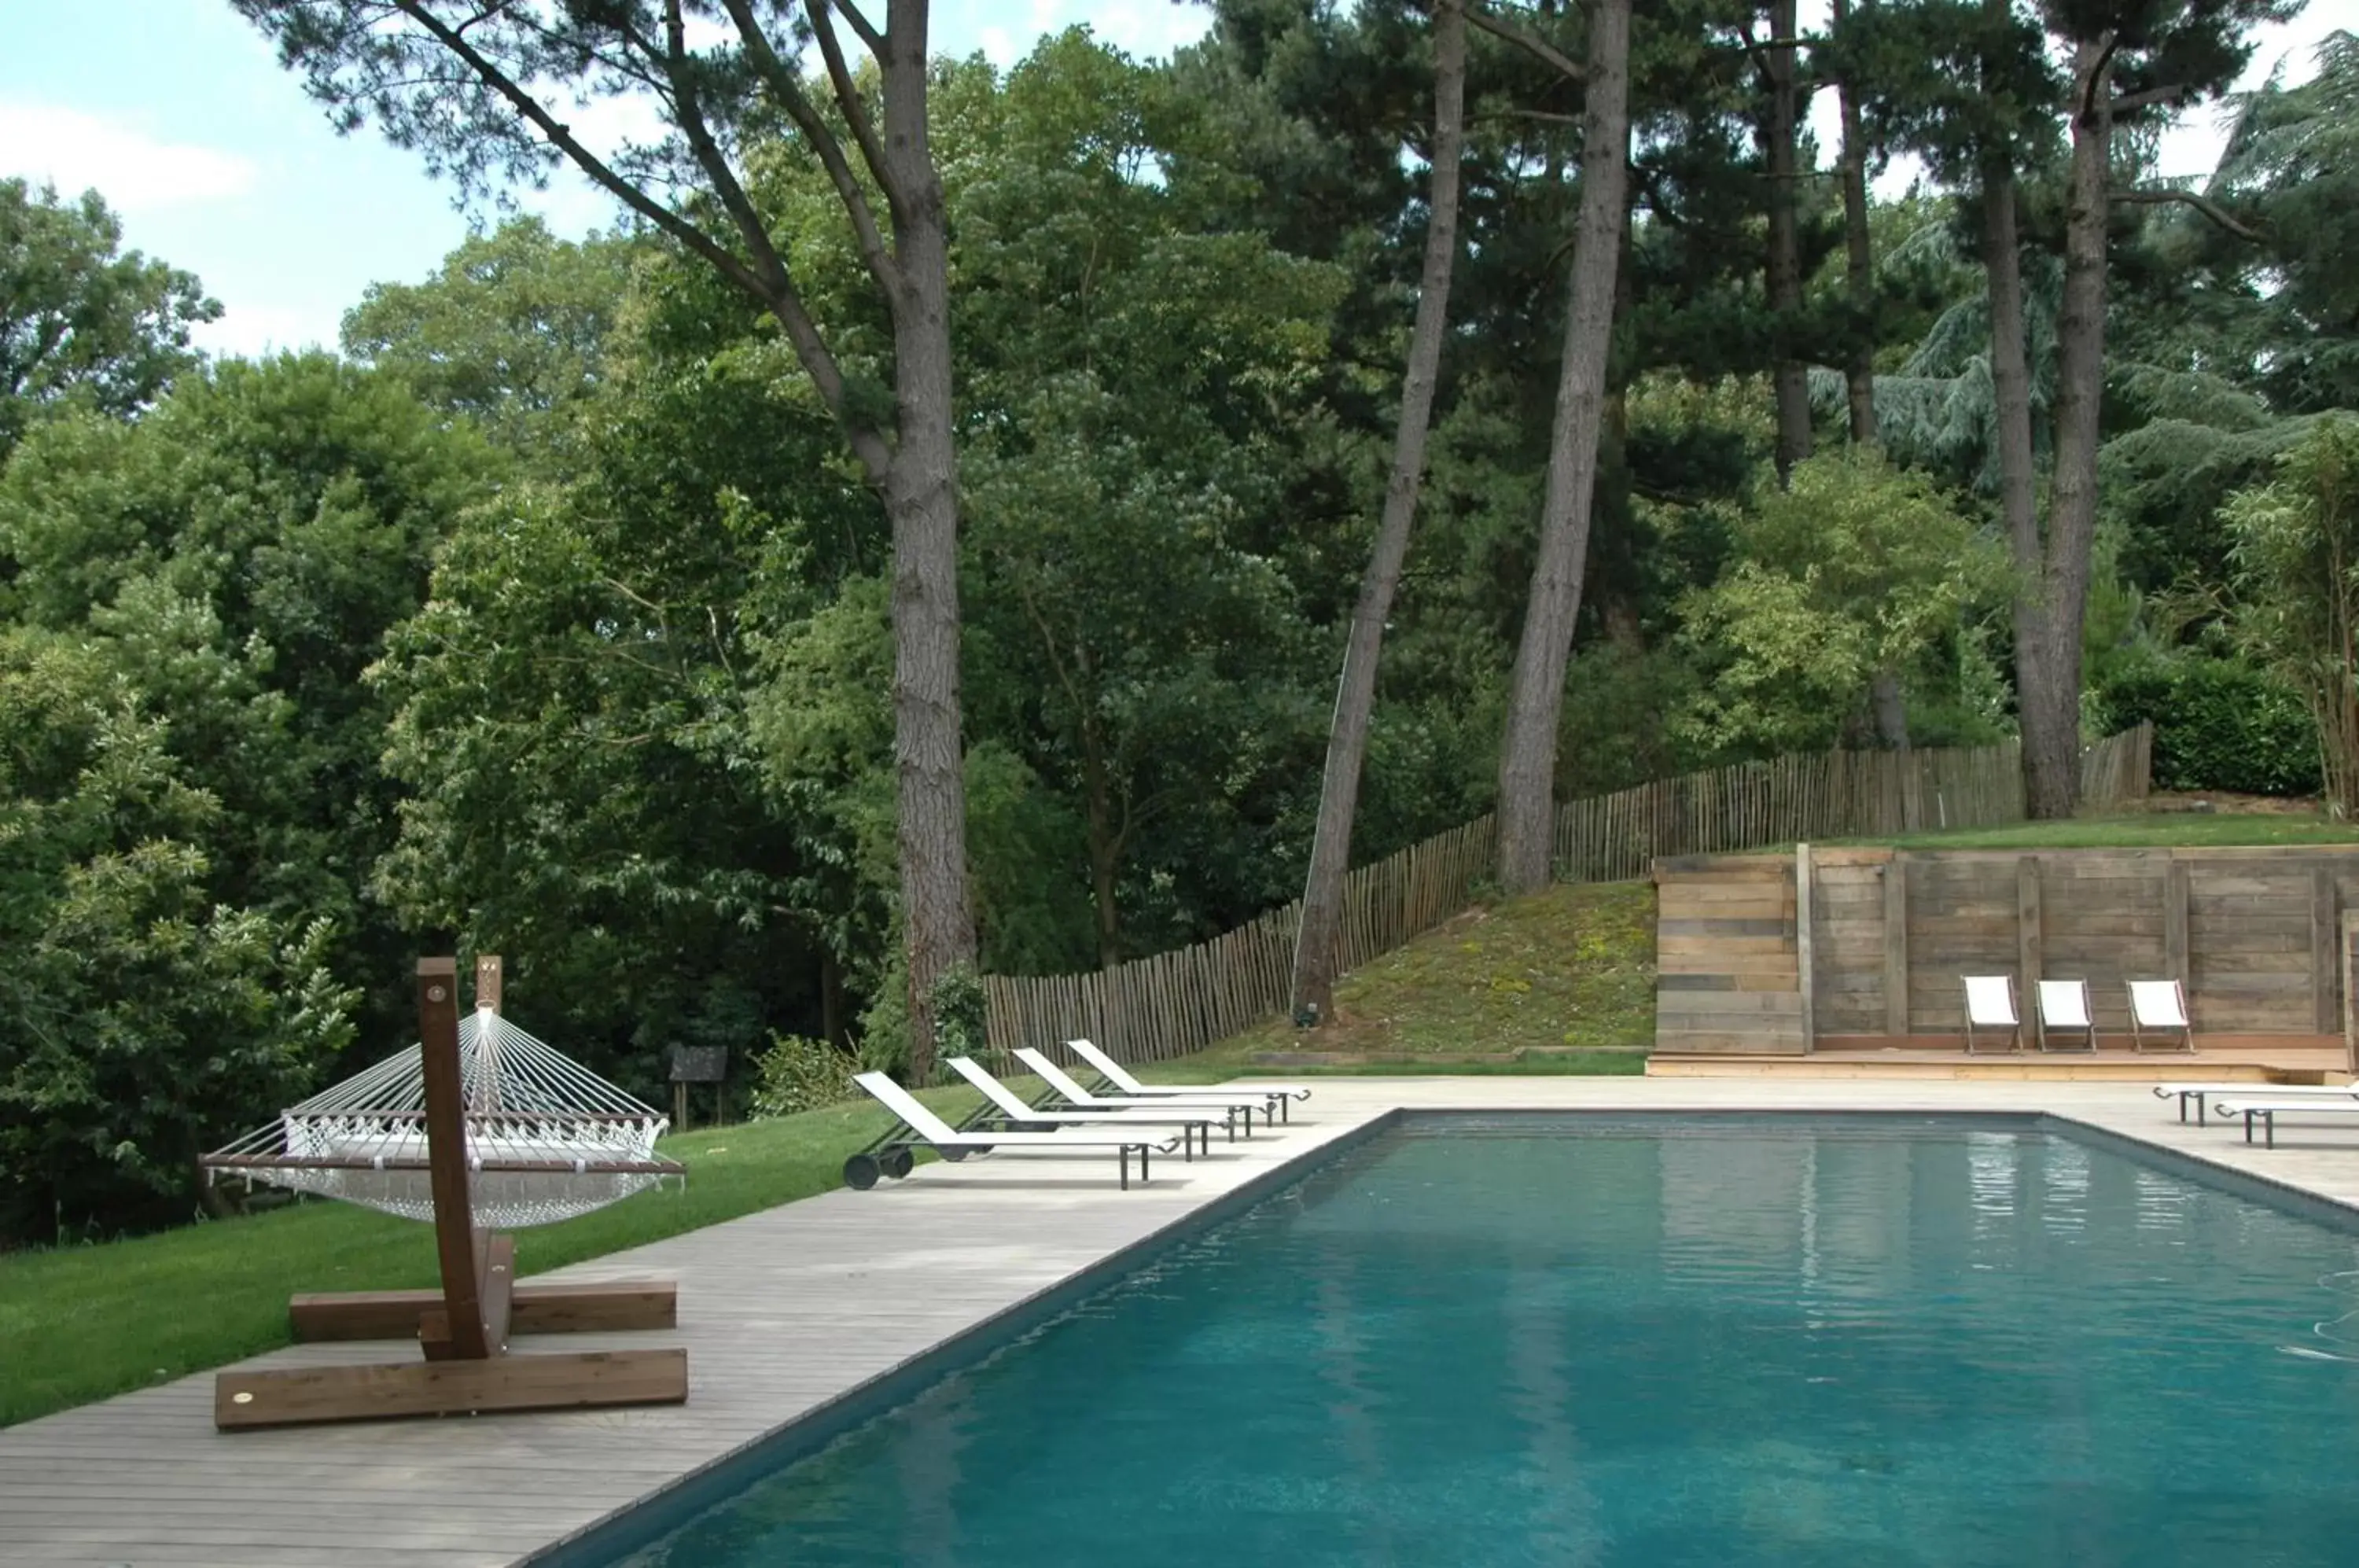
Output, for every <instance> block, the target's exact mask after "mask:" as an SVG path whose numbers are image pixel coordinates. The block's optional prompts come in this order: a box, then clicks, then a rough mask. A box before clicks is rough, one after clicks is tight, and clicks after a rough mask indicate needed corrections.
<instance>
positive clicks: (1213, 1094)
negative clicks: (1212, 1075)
mask: <svg viewBox="0 0 2359 1568" xmlns="http://www.w3.org/2000/svg"><path fill="white" fill-rule="evenodd" d="M1016 1061H1018V1062H1022V1063H1023V1064H1024V1065H1025V1066H1026V1067H1027V1069H1029V1070H1030V1072H1031V1073H1032V1075H1033V1076H1034V1077H1036V1078H1038V1079H1039V1080H1040V1082H1042V1083H1046V1084H1048V1085H1049V1088H1050V1089H1053V1090H1054V1091H1056V1094H1057V1097H1058V1098H1059V1099H1060V1100H1062V1101H1064V1102H1065V1104H1067V1105H1071V1106H1072V1107H1073V1108H1074V1109H1075V1110H1081V1111H1147V1112H1149V1113H1153V1112H1158V1111H1159V1112H1165V1113H1169V1112H1170V1111H1172V1110H1174V1109H1176V1108H1178V1107H1180V1106H1183V1105H1184V1106H1188V1107H1190V1108H1191V1109H1193V1108H1196V1107H1199V1106H1209V1107H1211V1108H1212V1109H1214V1110H1217V1111H1219V1112H1221V1113H1222V1115H1223V1116H1224V1117H1226V1118H1227V1119H1228V1120H1229V1121H1231V1122H1232V1123H1234V1122H1236V1121H1239V1120H1242V1121H1243V1122H1244V1124H1245V1136H1246V1137H1247V1138H1251V1137H1252V1136H1253V1114H1254V1107H1255V1106H1256V1105H1259V1106H1261V1108H1262V1125H1263V1126H1264V1127H1268V1126H1271V1125H1272V1123H1271V1121H1270V1119H1269V1105H1268V1103H1267V1101H1266V1099H1265V1098H1264V1096H1262V1095H1260V1094H1254V1093H1251V1092H1250V1091H1248V1092H1247V1093H1245V1094H1231V1093H1230V1092H1229V1091H1227V1090H1225V1089H1220V1088H1212V1089H1203V1090H1197V1091H1191V1092H1190V1093H1189V1094H1184V1095H1180V1094H1158V1095H1155V1096H1153V1097H1152V1098H1148V1099H1138V1098H1136V1097H1134V1096H1132V1095H1128V1094H1092V1093H1091V1092H1090V1091H1089V1090H1087V1089H1084V1088H1082V1086H1081V1085H1080V1084H1079V1083H1075V1082H1073V1080H1072V1079H1071V1077H1070V1076H1068V1075H1067V1073H1066V1072H1065V1070H1064V1069H1063V1068H1061V1067H1060V1066H1058V1065H1057V1064H1056V1063H1055V1062H1051V1061H1049V1059H1048V1057H1046V1056H1044V1055H1042V1054H1041V1053H1040V1052H1039V1051H1035V1050H1034V1049H1033V1048H1032V1047H1030V1046H1028V1045H1019V1046H1017V1047H1016Z"/></svg>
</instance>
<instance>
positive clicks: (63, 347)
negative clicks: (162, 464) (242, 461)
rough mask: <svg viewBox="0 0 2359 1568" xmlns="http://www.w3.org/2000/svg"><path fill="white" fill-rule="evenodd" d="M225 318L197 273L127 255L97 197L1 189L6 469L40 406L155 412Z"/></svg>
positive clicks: (12, 186)
mask: <svg viewBox="0 0 2359 1568" xmlns="http://www.w3.org/2000/svg"><path fill="white" fill-rule="evenodd" d="M221 309H222V308H221V304H220V302H219V301H218V300H214V299H207V298H206V297H205V293H204V290H203V289H202V287H201V286H200V285H199V284H198V282H197V280H196V278H194V277H193V276H191V275H190V274H189V273H186V272H181V271H179V270H177V269H176V268H173V267H167V266H166V265H164V264H163V263H162V262H160V261H151V260H149V259H148V258H147V256H142V255H141V254H140V253H139V252H137V251H136V250H135V251H125V249H124V248H123V224H122V222H121V221H120V220H119V219H117V218H116V217H115V215H114V213H113V212H110V211H109V210H108V209H107V205H106V202H105V201H103V199H102V198H101V197H100V196H99V193H98V192H97V191H85V192H84V193H83V194H82V198H81V199H80V200H79V201H65V200H62V199H60V197H59V195H58V193H57V191H54V190H50V189H48V188H46V187H45V188H43V189H41V190H39V191H35V190H33V189H32V188H31V187H30V186H29V185H27V183H26V182H25V181H24V180H0V463H5V461H6V460H7V457H8V452H9V450H10V449H11V448H12V447H14V446H15V445H16V442H17V441H19V440H20V439H22V437H23V435H24V433H25V428H26V426H27V423H29V421H30V420H31V419H32V416H33V413H34V411H35V410H36V409H38V408H44V407H47V406H49V405H52V404H57V403H69V402H70V403H73V404H76V405H79V406H81V407H85V408H94V409H97V410H99V411H100V412H103V413H108V414H127V413H131V412H133V411H135V410H136V409H139V408H145V407H146V406H147V404H149V403H151V402H153V401H154V400H155V399H156V397H157V396H158V394H159V393H161V392H162V391H163V390H164V388H165V387H168V386H169V385H170V384H171V382H172V378H173V377H174V376H179V375H180V374H182V373H183V372H185V371H187V370H188V369H190V367H191V366H193V365H196V364H197V363H198V360H199V357H200V356H199V355H198V354H197V353H196V352H195V350H194V349H192V348H191V347H190V332H191V331H192V330H193V329H194V328H195V327H197V326H198V325H199V324H201V323H202V322H205V321H215V320H218V319H219V318H220V316H221Z"/></svg>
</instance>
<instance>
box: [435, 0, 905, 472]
mask: <svg viewBox="0 0 2359 1568" xmlns="http://www.w3.org/2000/svg"><path fill="white" fill-rule="evenodd" d="M394 4H395V5H396V7H397V9H398V10H399V11H400V12H401V14H402V15H403V16H408V18H409V19H410V20H411V21H412V22H415V23H416V24H417V25H418V26H419V27H420V28H422V29H424V30H425V32H426V33H427V34H428V35H429V36H430V37H431V38H433V39H434V41H435V42H437V43H439V44H440V45H441V46H442V47H443V48H444V49H447V50H449V51H450V52H451V54H453V55H455V56H457V57H458V58H459V60H460V61H461V62H462V63H463V64H464V65H465V66H466V67H467V69H468V70H470V71H473V72H474V73H475V76H476V78H477V80H479V81H481V82H483V83H484V86H486V87H489V88H490V89H491V90H492V91H493V92H495V93H498V94H499V95H500V96H501V97H502V98H505V99H506V100H507V102H508V103H509V104H510V106H512V107H513V108H514V109H515V110H516V113H517V114H520V115H522V116H523V117H524V118H525V120H526V121H527V122H528V123H529V124H530V125H532V126H533V127H534V128H535V129H537V130H538V131H539V132H540V134H541V136H544V137H545V138H547V140H548V142H549V146H551V147H555V148H556V149H557V150H558V151H559V152H560V153H562V154H563V155H564V156H565V157H567V158H571V160H572V162H573V165H574V167H575V168H577V169H581V170H582V173H584V174H586V175H588V176H589V177H590V178H591V180H593V181H595V182H596V183H597V184H598V185H599V186H600V188H602V189H603V190H604V191H607V192H608V193H609V194H610V195H612V196H614V199H615V200H617V201H621V202H622V203H623V205H624V206H625V207H628V208H629V209H630V210H631V211H632V212H636V213H638V214H639V216H641V217H643V218H645V219H647V222H649V223H653V224H654V225H655V226H656V227H657V228H658V229H660V230H661V231H663V232H664V233H665V234H669V235H670V236H671V237H672V238H674V239H676V240H678V241H679V243H680V244H681V245H685V246H687V247H688V249H689V250H690V252H692V253H693V254H695V255H696V256H701V258H703V259H704V260H705V261H707V262H709V263H711V264H712V267H713V268H714V270H716V271H718V272H719V273H720V274H721V275H722V276H723V278H728V279H729V280H730V281H731V282H732V283H734V284H735V285H737V287H738V288H740V289H744V290H745V293H747V294H748V295H750V296H751V297H752V298H754V299H756V300H758V301H760V303H761V304H762V306H763V307H764V308H765V309H766V310H768V311H769V312H770V314H771V315H772V316H773V317H775V318H776V319H777V322H778V325H779V326H781V327H782V328H784V329H785V330H786V333H787V341H788V343H791V344H792V345H793V346H794V350H795V357H796V358H797V359H798V360H799V361H800V362H801V364H802V367H803V370H804V372H805V373H806V374H808V375H809V376H810V378H811V383H812V385H813V386H815V387H818V389H819V395H820V397H821V400H822V401H824V402H825V403H826V404H827V407H828V410H829V412H831V413H832V414H833V415H835V417H836V418H837V419H839V420H843V419H844V417H845V399H844V390H845V387H844V379H843V366H842V365H838V364H837V363H836V360H835V355H834V354H832V353H830V352H829V350H828V346H827V343H826V340H825V339H823V338H821V336H820V332H819V325H818V323H817V322H815V321H812V320H811V316H810V310H807V309H805V308H804V305H803V302H802V296H801V295H800V294H799V293H798V292H797V291H796V289H795V286H794V280H793V278H791V277H790V276H789V275H788V273H787V271H786V268H785V266H784V264H783V263H779V262H777V255H776V252H775V251H770V250H769V246H768V235H767V234H763V236H762V243H761V250H762V251H763V252H766V253H767V254H768V256H769V258H770V262H772V263H775V264H776V270H775V272H774V273H773V275H772V276H770V277H767V278H765V277H763V276H762V275H761V274H760V273H758V272H756V270H755V269H754V268H753V267H750V266H748V265H747V264H746V263H745V260H744V259H743V258H742V257H740V256H737V255H735V254H734V252H732V251H731V250H730V249H729V248H728V247H727V246H726V245H723V244H722V243H721V242H720V241H719V240H717V239H715V238H713V237H712V235H711V234H707V233H705V232H704V230H702V229H701V228H700V227H698V226H697V225H696V224H694V223H690V222H689V221H688V220H687V219H686V218H683V217H681V216H680V215H679V213H678V212H674V211H672V210H671V209H670V208H669V207H667V206H665V205H664V204H663V203H662V202H660V201H657V200H656V199H655V198H653V197H652V196H649V195H648V194H647V192H646V191H642V190H640V189H639V188H638V187H637V186H636V185H634V184H632V183H631V182H630V181H629V180H625V179H624V178H623V177H622V176H621V175H619V174H617V173H615V172H614V169H611V168H610V167H608V166H607V164H606V162H605V161H604V160H603V159H602V158H599V157H598V156H597V155H596V154H595V153H592V151H591V150H590V149H589V148H588V147H583V146H582V143H581V142H580V141H579V140H578V139H577V138H576V137H575V136H574V135H573V132H572V129H571V126H568V125H564V124H562V123H560V121H559V120H558V118H557V116H556V115H554V114H550V113H549V109H548V106H547V105H545V104H543V103H541V102H540V100H538V98H535V97H534V96H533V95H532V94H531V93H527V92H526V91H525V90H524V88H523V87H522V86H520V85H519V84H518V83H517V82H516V81H514V80H513V79H512V78H510V77H509V75H508V74H507V73H506V71H502V70H501V69H500V68H499V67H498V66H496V65H495V64H493V63H492V61H491V60H489V59H487V58H486V57H485V56H484V53H483V51H482V50H480V49H476V48H475V46H474V45H473V44H472V43H470V42H468V41H467V40H466V39H465V38H462V37H461V36H460V34H459V33H458V31H457V30H456V29H455V28H453V27H451V26H450V25H449V24H448V23H446V22H444V21H443V20H442V19H441V18H440V17H439V16H435V15H434V14H433V12H431V11H430V10H429V9H427V7H426V5H425V4H424V3H423V0H394ZM680 107H681V108H682V112H683V114H684V115H685V114H686V106H685V105H680ZM723 167H724V168H725V167H726V165H725V163H724V165H723ZM732 184H733V185H734V181H732ZM741 194H742V192H741ZM757 228H758V225H757ZM844 434H845V436H846V438H847V439H848V440H849V441H851V443H852V450H853V454H854V455H856V456H857V457H858V458H859V459H860V461H861V464H862V466H863V467H864V468H866V469H867V470H868V473H869V476H870V477H871V478H872V479H875V480H878V481H881V480H882V479H883V477H884V474H885V471H886V469H887V468H888V467H889V466H891V463H892V458H893V454H892V452H891V450H890V448H889V447H888V446H887V445H886V441H885V438H884V436H883V435H882V434H881V433H880V432H878V431H876V430H868V429H864V428H860V427H855V426H853V425H851V424H850V423H848V422H847V423H845V425H844Z"/></svg>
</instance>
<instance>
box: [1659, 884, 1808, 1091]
mask: <svg viewBox="0 0 2359 1568" xmlns="http://www.w3.org/2000/svg"><path fill="white" fill-rule="evenodd" d="M1795 888H1796V882H1795V877H1794V862H1793V861H1792V860H1791V859H1789V858H1788V857H1786V856H1783V855H1777V856H1772V855H1746V856H1743V857H1734V856H1730V857H1723V858H1719V859H1714V860H1710V861H1704V862H1700V863H1696V864H1695V865H1694V866H1693V867H1692V868H1691V869H1685V870H1680V869H1674V870H1669V871H1665V872H1663V873H1660V874H1658V877H1657V899H1658V903H1657V909H1656V919H1655V955H1656V960H1655V961H1656V979H1655V1049H1656V1050H1658V1051H1768V1052H1783V1053H1787V1054H1791V1053H1793V1052H1796V1051H1800V1050H1802V1048H1803V1046H1802V1036H1803V1029H1802V995H1801V990H1800V987H1799V985H1798V983H1797V975H1798V974H1799V966H1798V954H1797V945H1798V944H1797V934H1798V933H1797V925H1796V899H1795Z"/></svg>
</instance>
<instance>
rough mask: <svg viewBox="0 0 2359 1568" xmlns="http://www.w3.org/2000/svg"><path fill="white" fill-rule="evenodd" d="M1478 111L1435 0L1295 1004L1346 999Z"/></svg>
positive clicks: (1452, 2) (1444, 3) (1452, 17)
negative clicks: (1396, 350) (1376, 725)
mask: <svg viewBox="0 0 2359 1568" xmlns="http://www.w3.org/2000/svg"><path fill="white" fill-rule="evenodd" d="M1465 119H1466V8H1465V4H1464V0H1437V4H1436V5H1435V6H1434V8H1433V189H1432V194H1431V196H1430V198H1429V200H1428V201H1427V203H1426V210H1427V218H1426V232H1425V264H1424V268H1423V271H1422V272H1421V274H1420V275H1419V279H1418V296H1417V321H1416V324H1415V326H1414V327H1413V328H1412V329H1411V330H1410V333H1409V350H1408V369H1407V372H1406V374H1405V375H1404V376H1402V379H1401V407H1400V423H1399V425H1398V427H1397V430H1395V433H1394V436H1393V471H1392V478H1391V480H1390V481H1389V482H1388V483H1387V484H1386V486H1385V511H1384V517H1383V520H1382V522H1381V523H1380V524H1379V525H1378V527H1377V529H1376V545H1375V552H1374V554H1372V555H1371V556H1370V558H1369V560H1368V571H1367V574H1366V575H1365V576H1364V577H1363V578H1362V579H1361V580H1360V598H1359V602H1358V604H1355V605H1353V610H1352V630H1351V637H1350V639H1349V641H1348V642H1347V643H1346V644H1345V646H1344V649H1343V675H1342V677H1341V679H1340V680H1338V681H1337V682H1336V690H1335V718H1334V723H1333V725H1332V727H1331V728H1330V729H1329V731H1328V735H1327V768H1326V771H1325V773H1324V774H1323V775H1322V776H1321V779H1320V785H1319V822H1318V825H1317V827H1316V828H1315V829H1314V830H1313V832H1312V835H1311V840H1310V876H1309V878H1308V880H1307V881H1306V882H1305V884H1304V886H1303V891H1302V924H1301V927H1300V929H1299V931H1298V932H1297V933H1296V937H1295V943H1294V980H1293V985H1292V990H1293V1005H1292V1007H1291V1008H1290V1009H1289V1010H1290V1011H1292V1012H1293V1013H1294V1014H1295V1016H1296V1017H1298V1018H1299V1017H1301V1016H1302V1015H1303V1012H1304V1009H1305V1008H1307V1007H1315V1008H1316V1009H1317V1016H1318V1017H1319V1018H1322V1019H1323V1018H1332V1017H1333V1016H1334V1011H1335V969H1336V964H1335V960H1336V952H1335V944H1336V937H1337V934H1338V933H1339V931H1341V930H1342V927H1343V878H1344V875H1345V873H1346V872H1348V871H1349V870H1350V868H1351V858H1352V822H1353V816H1354V815H1355V814H1356V813H1357V811H1358V809H1359V801H1360V772H1361V768H1362V766H1363V765H1364V762H1365V761H1366V758H1367V754H1368V723H1369V718H1370V715H1371V714H1372V713H1373V712H1374V710H1375V702H1376V661H1377V659H1378V657H1379V656H1380V655H1381V653H1382V651H1383V648H1384V637H1385V621H1386V617H1387V616H1389V615H1391V614H1392V604H1393V593H1394V592H1395V590H1397V588H1398V587H1399V586H1400V574H1401V562H1402V561H1404V560H1405V559H1407V557H1408V538H1409V528H1410V527H1411V525H1412V524H1413V523H1414V521H1415V520H1416V517H1417V495H1418V488H1419V485H1420V484H1421V483H1422V481H1423V479H1424V477H1425V443H1426V436H1427V433H1428V431H1429V430H1430V429H1431V426H1432V420H1433V397H1434V388H1435V383H1436V382H1437V381H1438V380H1439V378H1440V368H1441V344H1442V339H1443V337H1444V335H1445V334H1446V332H1447V329H1448V327H1449V322H1450V277H1451V269H1452V267H1453V266H1454V264H1455V263H1456V260H1457V256H1458V174H1459V163H1460V158H1461V144H1462V141H1463V139H1464V126H1465Z"/></svg>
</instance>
